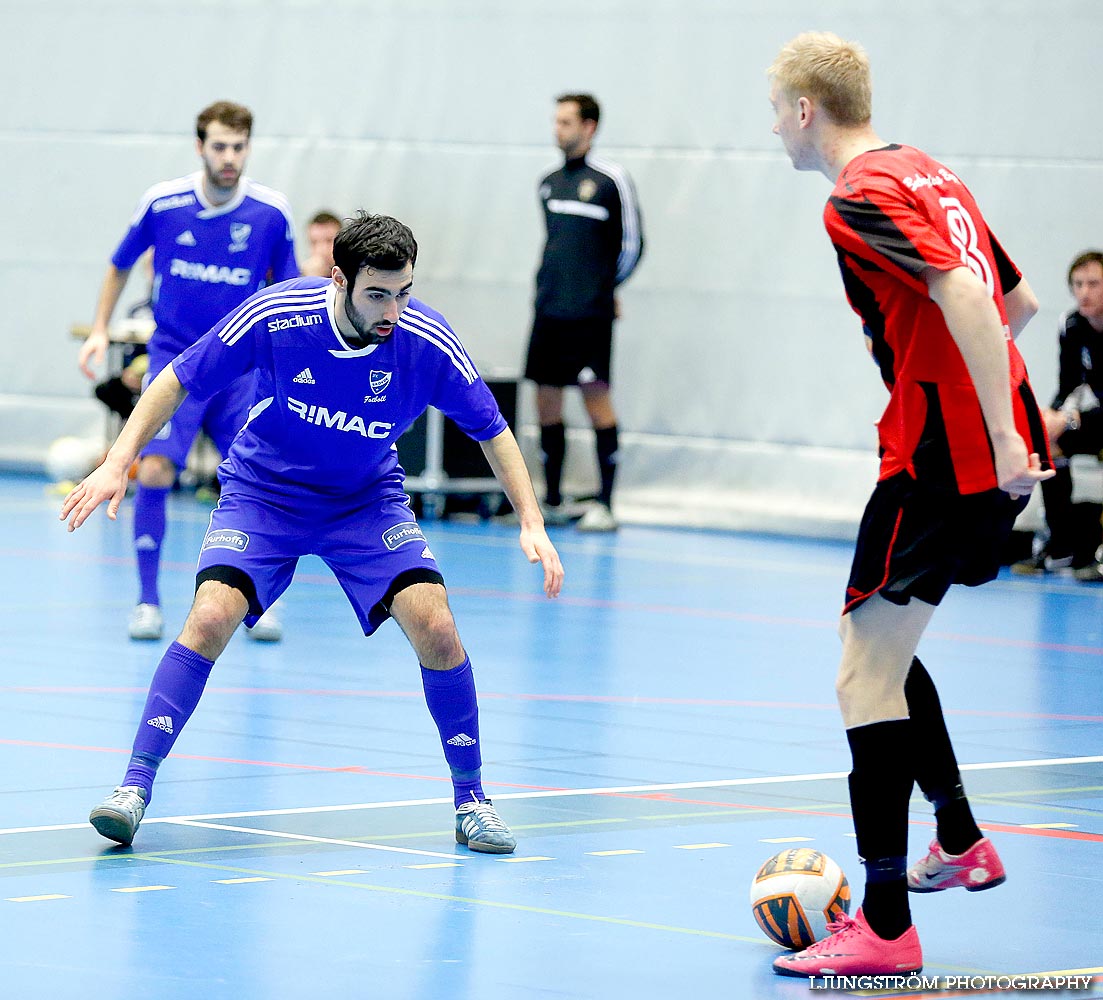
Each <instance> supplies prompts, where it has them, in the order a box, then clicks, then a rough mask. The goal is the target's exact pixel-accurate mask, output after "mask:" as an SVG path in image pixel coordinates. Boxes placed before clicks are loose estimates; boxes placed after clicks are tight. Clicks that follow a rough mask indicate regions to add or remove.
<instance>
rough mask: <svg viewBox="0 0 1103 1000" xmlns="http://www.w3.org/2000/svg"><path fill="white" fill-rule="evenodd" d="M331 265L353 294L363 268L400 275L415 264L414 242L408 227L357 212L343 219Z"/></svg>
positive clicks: (386, 218) (395, 220)
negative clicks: (405, 268)
mask: <svg viewBox="0 0 1103 1000" xmlns="http://www.w3.org/2000/svg"><path fill="white" fill-rule="evenodd" d="M333 263H334V264H336V265H337V266H338V267H339V268H340V269H341V271H342V272H343V273H344V275H345V278H346V279H347V280H348V283H349V291H350V292H351V291H352V288H353V284H354V283H355V281H356V276H357V275H358V274H359V273H360V271H361V270H362V269H363V268H365V267H373V268H376V269H378V270H380V271H401V270H402V269H403V268H404V267H405V266H406V265H407V264H409V265H410V266H411V267H413V265H414V264H416V263H417V240H415V239H414V234H413V233H412V232H411V231H410V227H409V226H407V225H404V224H403V223H401V222H399V221H398V219H393V218H391V216H389V215H372V214H371V213H369V212H365V211H360V212H357V213H356V218H354V219H346V220H345V224H344V226H342V227H341V231H340V232H339V233H338V234H337V238H336V239H335V240H334V241H333Z"/></svg>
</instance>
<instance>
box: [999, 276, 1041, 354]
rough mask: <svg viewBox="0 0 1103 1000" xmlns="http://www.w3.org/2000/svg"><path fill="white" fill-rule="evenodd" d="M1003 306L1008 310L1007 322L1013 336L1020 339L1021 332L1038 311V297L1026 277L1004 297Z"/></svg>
mask: <svg viewBox="0 0 1103 1000" xmlns="http://www.w3.org/2000/svg"><path fill="white" fill-rule="evenodd" d="M1003 307H1004V309H1006V310H1007V323H1008V326H1010V327H1011V337H1012V339H1014V340H1018V338H1019V334H1020V333H1022V332H1023V328H1024V327H1025V326H1026V324H1027V323H1029V322H1030V321H1031V320H1032V319H1033V318H1034V316H1035V314H1036V313H1037V312H1038V297H1037V296H1036V295H1035V294H1034V289H1032V288H1031V287H1030V285H1028V284H1027V281H1026V278H1022V279H1020V281H1019V283H1018V284H1017V285H1016V286H1015V287H1014V288H1013V289H1011V291H1010V292H1007V293H1006V294H1005V295H1004V297H1003Z"/></svg>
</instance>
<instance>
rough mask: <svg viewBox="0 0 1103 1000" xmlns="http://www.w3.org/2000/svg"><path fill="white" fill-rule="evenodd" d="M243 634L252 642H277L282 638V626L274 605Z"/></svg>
mask: <svg viewBox="0 0 1103 1000" xmlns="http://www.w3.org/2000/svg"><path fill="white" fill-rule="evenodd" d="M277 603H278V602H277ZM245 632H246V634H247V635H248V636H249V638H250V639H252V640H253V641H254V642H279V641H280V640H281V639H282V638H283V625H282V624H281V623H280V616H279V614H278V613H277V611H276V605H275V604H273V605H272V607H270V608H269V609H268V610H267V611H265V612H264V614H263V615H261V616H260V618H259V619H257V623H256V625H254V626H253V627H252V628H246V630H245Z"/></svg>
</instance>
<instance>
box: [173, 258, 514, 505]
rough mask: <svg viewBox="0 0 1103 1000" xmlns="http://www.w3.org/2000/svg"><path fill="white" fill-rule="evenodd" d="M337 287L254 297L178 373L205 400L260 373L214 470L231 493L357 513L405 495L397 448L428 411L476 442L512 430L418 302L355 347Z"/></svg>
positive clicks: (450, 337)
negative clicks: (385, 493)
mask: <svg viewBox="0 0 1103 1000" xmlns="http://www.w3.org/2000/svg"><path fill="white" fill-rule="evenodd" d="M335 293H336V286H335V285H334V284H333V283H332V281H331V280H330V279H328V278H298V279H295V280H293V281H285V282H283V283H282V284H279V285H275V286H273V287H272V288H268V289H265V290H264V291H262V292H260V293H258V294H256V295H254V296H253V297H252V298H251V299H249V300H248V301H247V302H245V303H244V304H243V305H241V306H240V307H238V308H237V309H236V310H235V311H234V312H233V313H231V314H230V315H229V316H227V317H226V318H225V319H223V320H222V321H221V322H220V323H218V324H217V325H216V326H215V327H214V328H213V329H212V330H211V331H210V332H209V333H208V334H207V335H206V336H204V337H202V338H201V339H200V340H199V341H198V342H197V343H196V344H195V345H194V346H192V347H191V348H189V349H188V350H186V351H185V352H184V353H183V354H182V355H181V356H180V357H178V358H177V359H176V360H175V361H174V362H173V368H174V370H175V372H176V376H177V378H179V379H180V382H181V383H182V384H183V386H184V388H185V389H187V390H188V392H189V393H191V394H193V395H194V396H196V397H198V398H200V399H205V398H208V397H210V396H212V395H214V394H215V393H216V392H218V391H219V390H221V389H223V388H225V387H226V386H227V385H229V384H230V383H231V382H232V381H233V380H234V379H235V378H237V377H239V376H240V375H242V374H244V373H246V372H249V371H255V372H256V376H257V389H256V402H255V403H254V405H253V408H252V410H251V412H250V416H249V421H248V423H247V424H246V425H245V427H243V428H242V430H241V432H240V433H239V434H238V436H237V438H236V439H235V441H234V443H233V445H232V446H231V448H230V451H229V454H228V455H227V456H226V460H225V461H224V462H223V463H222V466H221V468H220V469H219V474H220V476H221V477H222V479H223V481H224V482H227V483H230V484H243V485H245V486H246V487H247V488H248V489H250V490H255V491H258V492H260V493H262V494H268V495H276V496H278V497H290V498H295V499H297V500H301V501H304V502H309V501H310V500H315V501H317V500H325V501H327V502H331V501H334V500H336V501H337V502H341V501H343V500H348V501H350V502H356V503H362V502H363V500H364V495H365V493H366V492H370V491H371V490H373V489H381V490H393V489H394V488H395V486H400V485H401V477H402V469H401V466H399V464H398V453H397V451H396V449H395V442H396V441H397V440H398V439H399V437H401V436H402V434H403V433H404V432H405V431H406V430H407V429H408V428H409V427H410V425H411V424H412V423H413V422H414V421H415V420H416V419H417V418H418V417H419V416H420V415H421V414H422V413H423V412H424V411H425V409H426V407H428V406H435V407H437V409H439V410H441V411H442V412H443V413H445V414H446V415H447V416H449V417H451V418H452V419H453V420H455V422H456V423H457V424H458V425H459V426H460V427H461V428H462V429H463V430H464V431H465V432H466V433H467V434H468V435H470V436H471V437H472V438H474V439H475V440H477V441H485V440H488V439H489V438H492V437H495V436H497V435H498V434H500V433H501V432H502V431H503V430H505V429H506V426H507V425H506V422H505V419H504V418H503V417H502V415H501V413H500V412H499V410H498V404H497V402H495V399H494V396H493V395H492V394H491V392H490V389H489V388H488V387H487V385H486V383H485V382H484V381H483V380H482V378H481V377H480V376H479V373H478V372H477V371H476V370H475V366H474V365H473V364H472V362H471V359H470V358H469V357H468V355H467V352H466V351H465V350H464V348H463V345H462V344H461V343H460V341H459V339H458V338H457V337H456V334H455V333H454V332H453V331H452V328H451V327H450V326H449V325H448V322H447V321H446V320H445V318H444V317H443V316H441V314H440V313H438V312H436V311H435V310H433V309H431V308H429V307H428V306H427V305H425V304H424V303H423V302H419V301H418V300H417V299H414V298H411V299H410V301H409V304H408V305H407V307H406V309H405V310H404V311H403V313H402V315H401V316H400V317H399V320H398V324H397V326H396V327H395V328H394V331H393V332H392V333H391V334H390V336H388V337H387V339H386V340H385V341H383V343H381V344H372V345H369V346H367V347H359V348H357V347H353V346H350V345H349V344H348V343H347V342H346V341H345V340H344V338H343V337H342V336H341V334H340V331H339V330H338V327H337V323H336V321H335V319H334V313H333V309H334V300H335Z"/></svg>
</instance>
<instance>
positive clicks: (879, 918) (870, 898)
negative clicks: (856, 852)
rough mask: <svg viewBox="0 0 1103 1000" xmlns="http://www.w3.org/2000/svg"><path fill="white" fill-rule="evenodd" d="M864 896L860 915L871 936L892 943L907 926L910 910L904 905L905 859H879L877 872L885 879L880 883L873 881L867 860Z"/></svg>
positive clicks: (905, 903)
mask: <svg viewBox="0 0 1103 1000" xmlns="http://www.w3.org/2000/svg"><path fill="white" fill-rule="evenodd" d="M865 868H866V894H865V898H864V899H863V900H862V914H863V916H865V918H866V923H867V924H869V926H870V927H871V928H872V929H873V933H874V934H876V935H877V936H878V937H880V938H884V939H885V940H886V941H894V940H895V939H896V938H898V937H900V935H901V934H903V933H904V931H906V930H907V929H908V928H909V927H911V923H912V918H911V909H910V908H909V906H908V879H907V859H906V858H903V857H900V858H881V859H880V860H879V861H878V862H877V869H878V870H880V871H881V872H882V873H883V874H884V877H885V880H884V881H883V882H874V881H873V867H872V864H871V862H869V861H867V862H866V864H865Z"/></svg>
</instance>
